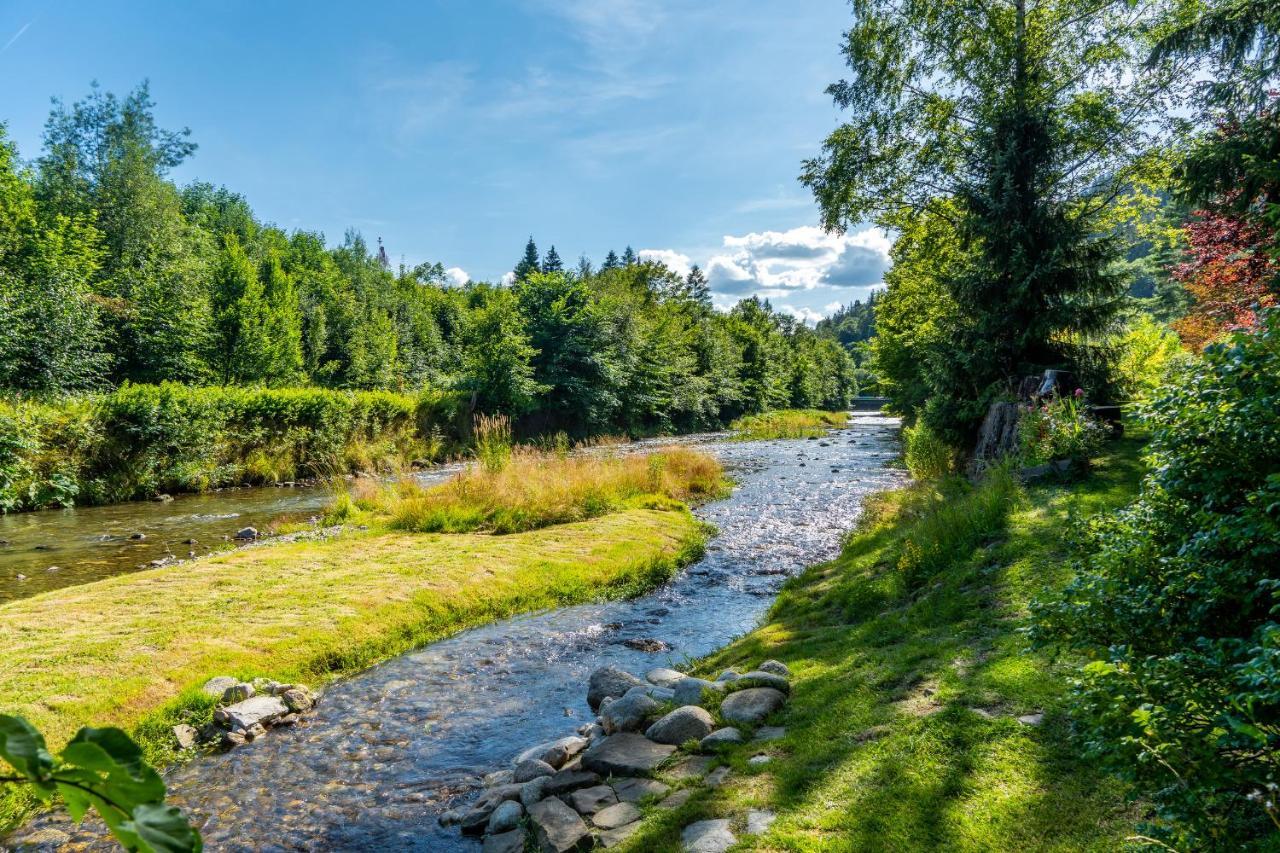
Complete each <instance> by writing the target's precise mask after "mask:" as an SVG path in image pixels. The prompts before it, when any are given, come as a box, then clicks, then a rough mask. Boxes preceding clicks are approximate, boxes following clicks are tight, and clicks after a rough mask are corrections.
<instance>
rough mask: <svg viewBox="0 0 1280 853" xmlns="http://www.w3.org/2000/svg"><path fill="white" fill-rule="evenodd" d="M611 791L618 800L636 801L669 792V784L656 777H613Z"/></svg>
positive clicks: (661, 795) (662, 795)
mask: <svg viewBox="0 0 1280 853" xmlns="http://www.w3.org/2000/svg"><path fill="white" fill-rule="evenodd" d="M613 792H614V793H615V794H617V795H618V800H619V802H623V803H638V802H640V801H641V800H644V799H647V798H655V799H656V798H658V797H665V796H666V795H667V794H668V793H670V792H671V786H670V785H667V784H664V783H662V782H659V781H658V780H657V779H634V778H626V779H614V780H613Z"/></svg>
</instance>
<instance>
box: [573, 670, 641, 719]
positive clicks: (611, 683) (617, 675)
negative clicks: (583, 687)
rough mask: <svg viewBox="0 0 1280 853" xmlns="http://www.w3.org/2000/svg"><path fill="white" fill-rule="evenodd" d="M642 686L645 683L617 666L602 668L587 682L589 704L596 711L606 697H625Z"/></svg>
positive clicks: (592, 674)
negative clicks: (631, 690)
mask: <svg viewBox="0 0 1280 853" xmlns="http://www.w3.org/2000/svg"><path fill="white" fill-rule="evenodd" d="M640 684H644V682H643V681H641V680H640V679H638V678H636V677H635V676H634V675H632V674H631V673H629V672H623V671H622V670H620V669H618V668H617V667H616V666H602V667H600V668H599V669H597V670H596V671H595V672H593V673H591V678H590V679H588V680H587V704H588V705H590V706H591V710H593V711H594V710H596V709H597V708H599V707H600V703H601V702H602V701H603V700H604V698H605V697H606V696H613V697H615V698H616V697H619V696H623V695H625V694H626V692H627V691H628V690H630V689H631V688H632V687H635V686H636V685H640Z"/></svg>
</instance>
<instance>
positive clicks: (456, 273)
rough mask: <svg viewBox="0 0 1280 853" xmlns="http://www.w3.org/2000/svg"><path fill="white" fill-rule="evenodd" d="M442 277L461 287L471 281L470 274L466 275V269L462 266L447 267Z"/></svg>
mask: <svg viewBox="0 0 1280 853" xmlns="http://www.w3.org/2000/svg"><path fill="white" fill-rule="evenodd" d="M444 277H445V279H446V280H448V282H449V283H450V284H452V285H454V286H455V287H461V286H462V285H464V284H466V283H467V282H469V281H471V276H469V275H467V271H466V270H464V269H463V268H462V267H449V268H448V269H447V270H445V271H444Z"/></svg>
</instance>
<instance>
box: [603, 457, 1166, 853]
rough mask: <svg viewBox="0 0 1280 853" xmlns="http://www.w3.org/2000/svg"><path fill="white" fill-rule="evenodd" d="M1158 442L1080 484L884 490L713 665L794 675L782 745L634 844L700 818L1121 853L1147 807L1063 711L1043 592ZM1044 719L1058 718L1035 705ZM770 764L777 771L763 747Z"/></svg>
mask: <svg viewBox="0 0 1280 853" xmlns="http://www.w3.org/2000/svg"><path fill="white" fill-rule="evenodd" d="M1140 445H1141V442H1140V441H1138V440H1134V439H1128V440H1125V441H1122V442H1118V443H1115V444H1112V445H1110V446H1109V448H1108V450H1107V455H1106V456H1105V457H1104V458H1103V459H1101V460H1100V461H1099V464H1098V466H1097V467H1096V469H1095V470H1094V472H1093V473H1091V474H1090V475H1088V476H1087V477H1086V478H1085V479H1083V480H1082V481H1080V482H1077V483H1074V484H1069V485H1061V484H1059V485H1044V486H1034V487H1030V488H1027V489H1025V490H1024V489H1023V488H1021V487H1019V486H1016V485H1015V484H1014V483H1013V481H1012V480H1010V479H1008V478H999V477H997V478H995V479H992V480H990V481H988V483H987V484H986V485H983V486H981V487H976V488H975V487H970V486H968V485H967V484H963V483H957V482H952V483H949V484H947V485H945V486H942V487H938V486H928V487H922V486H916V487H912V488H909V489H906V490H903V491H899V492H893V493H888V494H886V495H882V496H880V497H879V498H878V499H877V500H875V501H873V502H872V503H871V504H870V505H869V507H868V512H867V513H866V516H865V520H864V522H863V524H862V526H861V528H860V529H859V530H858V531H857V532H855V534H854V535H852V536H851V537H850V539H849V541H848V542H847V544H846V547H845V548H844V551H843V553H842V555H841V556H840V558H839V559H837V560H836V561H834V562H832V563H829V564H825V565H820V566H816V567H814V568H812V569H810V570H809V571H808V572H806V573H805V574H804V575H802V576H801V577H799V578H797V579H795V580H794V581H792V582H790V583H789V584H788V585H787V586H786V588H785V589H784V591H783V593H782V594H781V596H780V597H779V599H778V601H777V602H776V604H775V605H774V607H773V609H772V610H771V612H770V615H769V617H768V619H767V622H766V624H765V625H764V626H763V627H761V628H760V629H759V630H757V631H754V632H753V633H751V634H749V635H747V636H745V637H743V638H742V639H741V640H739V641H737V642H735V643H733V644H732V645H730V646H728V647H727V648H726V649H724V650H722V651H721V652H718V653H716V654H715V655H713V656H711V657H709V658H708V659H706V660H703V661H701V662H699V664H698V667H697V671H698V672H700V673H702V674H705V675H708V676H710V677H714V674H715V673H718V672H719V671H720V670H721V669H723V668H725V667H733V668H736V669H738V670H739V671H742V670H743V668H744V667H750V666H754V665H757V664H758V663H759V662H760V661H761V660H763V659H765V658H777V659H779V660H782V661H784V662H786V663H787V664H788V665H789V666H790V667H791V669H792V671H793V673H794V676H795V678H794V682H793V686H794V689H793V691H792V699H791V702H790V703H789V705H788V706H787V708H785V709H784V710H783V711H782V712H780V713H779V714H778V715H777V719H776V720H774V721H772V722H775V723H777V724H781V725H785V726H786V727H787V734H786V737H785V738H783V739H782V740H780V741H777V742H773V743H770V744H767V745H766V744H755V745H751V744H747V745H743V746H741V747H735V748H732V749H730V750H729V751H728V752H726V753H725V754H724V760H725V761H726V762H727V763H728V764H730V765H731V767H732V774H731V776H730V777H729V782H728V783H727V784H725V785H724V786H723V787H720V788H717V789H714V790H705V789H704V790H702V791H701V792H700V793H699V794H697V795H696V796H695V797H694V798H692V799H691V800H690V801H689V803H687V804H686V805H685V806H683V807H682V808H680V809H678V810H676V811H674V812H663V811H652V812H650V815H649V817H648V819H647V820H646V822H645V824H644V825H643V827H642V829H641V830H640V832H639V833H638V834H637V835H635V836H633V838H632V839H631V840H630V841H629V843H628V844H627V846H626V847H625V849H626V850H631V851H641V850H673V849H679V847H680V842H679V836H680V830H681V829H682V828H683V827H684V826H687V825H688V824H689V823H691V822H692V821H695V820H701V819H706V818H712V817H725V818H731V819H733V820H734V821H735V827H736V829H737V830H738V831H739V832H740V833H741V830H742V829H743V819H744V816H745V814H746V811H747V810H748V809H752V808H762V809H770V810H773V811H775V812H776V813H777V815H778V819H777V821H776V822H775V823H774V824H773V826H772V827H771V828H770V830H769V831H768V832H767V833H766V834H765V835H763V836H760V837H750V836H745V835H742V834H740V835H739V838H740V843H739V845H738V846H737V847H735V848H734V849H735V850H736V849H741V850H753V849H758V850H806V851H808V850H815V851H817V850H820V851H863V850H892V851H913V850H972V851H993V850H1000V851H1006V850H1007V851H1022V850H1061V851H1076V850H1115V849H1118V848H1120V847H1123V846H1124V844H1125V838H1126V837H1127V836H1129V835H1131V834H1132V832H1133V826H1134V824H1135V823H1136V821H1137V818H1138V815H1137V811H1138V808H1137V807H1136V806H1133V805H1131V804H1128V803H1127V802H1126V800H1125V797H1124V795H1123V791H1122V790H1121V788H1120V786H1119V784H1118V783H1117V782H1115V781H1114V780H1112V779H1110V778H1109V777H1106V776H1104V775H1103V774H1102V773H1101V772H1100V771H1098V770H1096V769H1095V768H1093V767H1090V766H1089V765H1088V764H1087V763H1086V762H1085V761H1083V760H1081V758H1080V757H1079V749H1078V747H1077V745H1074V744H1073V743H1072V742H1071V740H1070V726H1069V722H1068V721H1067V720H1066V719H1065V718H1064V717H1063V715H1062V714H1061V713H1060V711H1059V710H1058V708H1059V703H1060V702H1061V699H1062V696H1063V693H1064V690H1065V679H1066V673H1067V667H1068V666H1069V665H1070V662H1056V663H1055V662H1053V661H1051V660H1050V659H1049V658H1047V657H1045V656H1043V655H1040V654H1033V653H1031V652H1029V651H1027V643H1026V641H1025V639H1024V637H1023V636H1022V635H1021V633H1020V631H1019V629H1020V628H1021V627H1022V626H1023V625H1024V624H1025V619H1026V613H1027V610H1026V605H1027V602H1028V601H1029V599H1030V598H1031V597H1032V596H1033V595H1035V594H1036V593H1037V592H1039V591H1041V590H1043V589H1044V588H1045V587H1057V586H1060V585H1062V584H1063V583H1065V582H1066V580H1067V578H1068V576H1069V574H1070V568H1069V548H1068V545H1067V543H1066V542H1065V541H1064V527H1065V526H1066V524H1067V520H1068V518H1069V517H1071V516H1085V515H1088V514H1092V513H1095V512H1098V511H1102V510H1106V509H1110V508H1113V507H1116V506H1119V505H1121V504H1123V503H1125V502H1127V501H1128V500H1129V499H1130V498H1131V497H1132V496H1133V494H1134V493H1135V491H1136V487H1137V482H1138V479H1139V475H1140V468H1141V466H1140V463H1139V461H1138V455H1139V448H1140ZM1042 711H1043V712H1044V713H1045V716H1044V720H1043V723H1042V724H1041V725H1038V726H1036V725H1027V724H1024V723H1022V722H1019V721H1018V719H1017V718H1018V716H1020V715H1026V714H1032V713H1037V712H1042ZM762 752H763V753H766V754H769V755H771V756H773V760H772V761H771V762H770V763H768V764H766V765H763V766H761V767H753V766H751V765H748V764H747V759H748V758H750V757H751V756H753V755H755V754H758V753H762Z"/></svg>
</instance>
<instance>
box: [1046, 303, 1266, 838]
mask: <svg viewBox="0 0 1280 853" xmlns="http://www.w3.org/2000/svg"><path fill="white" fill-rule="evenodd" d="M1147 418H1148V420H1149V422H1150V425H1151V427H1152V440H1151V444H1150V454H1151V456H1150V463H1151V466H1150V470H1151V473H1150V474H1149V475H1148V477H1147V479H1146V481H1145V482H1144V484H1143V487H1142V491H1141V492H1140V495H1139V498H1138V499H1137V500H1136V501H1135V502H1134V503H1133V504H1132V505H1130V506H1129V507H1127V508H1125V509H1124V510H1121V511H1119V512H1117V513H1115V514H1113V515H1109V516H1104V517H1100V518H1096V519H1094V520H1092V521H1091V522H1089V523H1088V524H1087V529H1086V530H1085V531H1084V532H1083V539H1084V541H1083V543H1082V549H1081V554H1082V556H1081V557H1080V561H1079V567H1078V577H1077V579H1076V580H1075V581H1074V582H1073V583H1072V584H1071V585H1070V586H1069V587H1068V589H1067V590H1066V592H1065V594H1064V595H1063V596H1062V597H1056V596H1055V597H1048V598H1046V599H1044V600H1042V601H1040V602H1039V603H1038V604H1037V606H1036V626H1035V628H1034V635H1035V637H1036V638H1037V639H1038V641H1039V642H1041V643H1047V644H1055V645H1058V646H1060V647H1065V648H1069V649H1074V650H1077V651H1081V652H1083V653H1085V654H1086V655H1088V656H1089V657H1091V658H1092V659H1093V660H1092V661H1091V662H1090V663H1089V664H1088V665H1087V666H1085V667H1084V669H1083V671H1082V673H1081V674H1080V678H1079V681H1078V683H1077V685H1076V688H1075V700H1074V703H1075V714H1076V716H1077V718H1078V721H1079V726H1080V731H1081V733H1082V736H1083V739H1084V742H1085V744H1086V747H1087V749H1088V750H1089V752H1090V753H1091V754H1092V755H1093V756H1095V757H1097V758H1099V759H1101V760H1102V761H1103V762H1105V763H1106V764H1107V765H1109V766H1110V767H1111V768H1112V769H1114V770H1115V771H1116V772H1117V773H1119V774H1120V775H1121V776H1123V777H1124V778H1126V779H1128V780H1129V781H1131V782H1133V783H1136V785H1137V788H1138V790H1139V791H1140V792H1141V793H1143V794H1144V795H1146V796H1148V797H1149V798H1150V799H1151V801H1152V802H1153V803H1154V804H1155V807H1156V810H1157V814H1158V817H1159V818H1160V819H1161V820H1160V822H1159V826H1157V827H1155V828H1153V829H1152V830H1151V833H1152V834H1153V835H1159V836H1161V837H1162V838H1164V839H1165V840H1166V841H1168V842H1169V843H1171V844H1173V845H1174V846H1176V847H1177V848H1178V849H1187V848H1190V847H1197V848H1205V849H1224V850H1225V849H1241V848H1242V847H1246V846H1247V845H1248V843H1249V842H1250V841H1251V840H1257V839H1260V838H1261V837H1263V836H1269V837H1270V838H1271V839H1272V840H1274V838H1275V834H1276V831H1277V824H1276V823H1275V819H1276V817H1277V814H1276V811H1275V804H1274V796H1273V795H1272V793H1271V791H1272V790H1273V788H1272V786H1273V785H1274V783H1276V782H1277V781H1280V779H1278V778H1277V774H1278V773H1280V618H1278V614H1280V571H1278V570H1277V566H1280V313H1277V312H1272V313H1271V315H1270V316H1269V317H1267V318H1266V321H1265V326H1264V328H1263V329H1262V330H1261V331H1260V332H1258V333H1257V334H1255V335H1247V334H1237V335H1236V336H1234V337H1233V338H1232V339H1231V340H1229V341H1228V342H1226V343H1225V344H1222V345H1218V346H1215V347H1213V348H1211V349H1210V350H1208V351H1207V352H1206V354H1205V357H1204V359H1203V360H1202V361H1200V362H1197V363H1195V364H1192V365H1189V366H1187V367H1184V368H1183V369H1182V370H1181V371H1180V372H1179V373H1178V375H1177V376H1176V378H1175V379H1174V380H1173V381H1172V382H1171V383H1170V384H1169V385H1168V386H1166V387H1165V388H1164V389H1163V390H1162V391H1161V392H1160V393H1158V394H1157V395H1156V396H1155V398H1154V400H1153V402H1152V403H1151V406H1150V409H1149V412H1148V413H1147Z"/></svg>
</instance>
